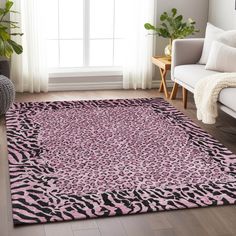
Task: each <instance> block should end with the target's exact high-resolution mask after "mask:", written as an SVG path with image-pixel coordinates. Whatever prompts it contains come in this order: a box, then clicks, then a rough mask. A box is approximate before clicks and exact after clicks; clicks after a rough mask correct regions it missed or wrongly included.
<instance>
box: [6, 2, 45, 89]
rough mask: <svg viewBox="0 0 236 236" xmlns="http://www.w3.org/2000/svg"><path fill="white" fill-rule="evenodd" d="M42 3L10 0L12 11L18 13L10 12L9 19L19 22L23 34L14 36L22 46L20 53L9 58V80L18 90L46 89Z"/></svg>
mask: <svg viewBox="0 0 236 236" xmlns="http://www.w3.org/2000/svg"><path fill="white" fill-rule="evenodd" d="M42 2H44V3H45V5H46V1H44V0H14V10H16V11H19V12H20V14H11V16H10V18H11V20H12V21H15V20H16V21H18V22H20V25H21V31H22V32H23V33H24V35H23V37H18V36H17V37H14V40H15V41H16V42H18V43H20V44H21V45H22V46H23V50H24V51H23V54H21V55H16V54H14V55H13V56H12V59H11V79H12V81H13V83H14V84H15V86H16V90H17V91H18V92H24V91H28V92H32V93H33V92H47V91H48V72H47V65H46V47H45V45H44V44H45V40H44V31H45V30H44V16H43V8H42Z"/></svg>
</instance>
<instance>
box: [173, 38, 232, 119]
mask: <svg viewBox="0 0 236 236" xmlns="http://www.w3.org/2000/svg"><path fill="white" fill-rule="evenodd" d="M203 44H204V39H177V40H174V42H173V50H172V67H171V79H172V80H173V81H174V87H173V90H172V93H171V97H170V98H171V99H175V98H176V93H177V90H178V86H179V85H180V86H182V88H183V90H182V91H183V103H184V108H187V95H188V91H190V92H193V91H194V87H195V85H196V83H197V81H198V80H199V79H201V78H203V77H207V76H209V75H212V74H217V73H221V72H217V71H212V70H206V69H205V65H201V64H198V61H199V59H200V57H201V54H202V49H203ZM218 101H219V105H220V108H221V109H222V110H223V111H225V112H226V113H228V114H229V115H231V116H233V117H234V118H236V102H235V101H236V88H225V89H223V90H222V91H221V93H220V95H219V99H218Z"/></svg>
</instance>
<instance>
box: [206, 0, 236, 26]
mask: <svg viewBox="0 0 236 236" xmlns="http://www.w3.org/2000/svg"><path fill="white" fill-rule="evenodd" d="M209 22H211V23H212V24H214V25H216V26H218V27H220V28H223V29H225V30H231V29H236V10H235V0H210V2H209Z"/></svg>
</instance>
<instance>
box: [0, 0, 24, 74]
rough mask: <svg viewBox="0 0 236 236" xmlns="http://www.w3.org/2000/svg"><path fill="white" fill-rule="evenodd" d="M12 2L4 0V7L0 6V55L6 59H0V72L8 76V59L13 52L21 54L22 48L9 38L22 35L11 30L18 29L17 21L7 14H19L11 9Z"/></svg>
mask: <svg viewBox="0 0 236 236" xmlns="http://www.w3.org/2000/svg"><path fill="white" fill-rule="evenodd" d="M13 4H14V3H13V2H12V1H10V0H6V3H5V5H4V8H0V56H2V57H4V58H6V59H7V60H3V61H0V74H3V75H5V76H6V77H8V78H9V74H10V69H9V62H8V60H9V59H10V58H11V55H12V54H13V53H14V52H15V53H17V54H21V53H22V52H23V48H22V46H21V45H19V44H17V43H16V42H15V41H14V40H12V39H11V36H13V35H14V36H17V35H19V36H22V35H23V34H22V33H19V32H14V33H12V32H11V31H12V30H16V31H17V30H18V29H19V26H18V22H14V21H10V20H9V14H10V13H12V14H19V13H18V12H16V11H12V10H11V9H12V6H13Z"/></svg>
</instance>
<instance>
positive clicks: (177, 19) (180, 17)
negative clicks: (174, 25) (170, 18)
mask: <svg viewBox="0 0 236 236" xmlns="http://www.w3.org/2000/svg"><path fill="white" fill-rule="evenodd" d="M175 20H176V21H182V20H183V16H182V15H179V16H177V17H176V18H175Z"/></svg>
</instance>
